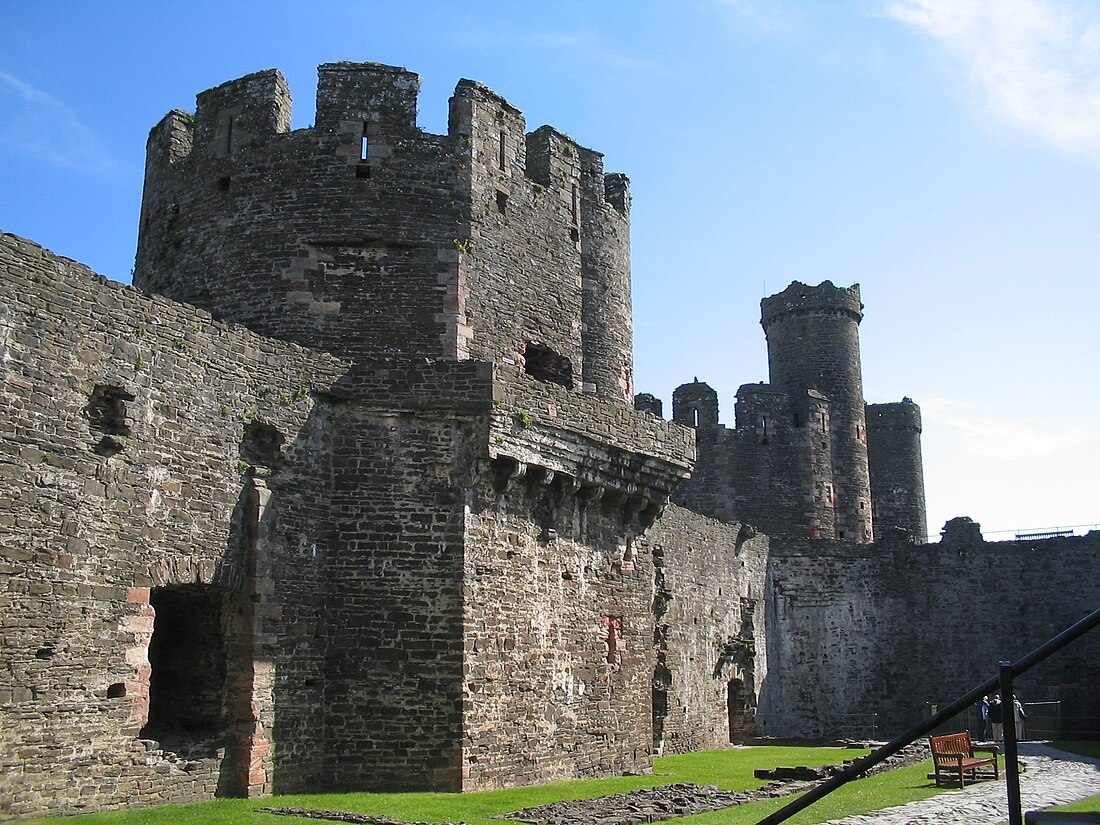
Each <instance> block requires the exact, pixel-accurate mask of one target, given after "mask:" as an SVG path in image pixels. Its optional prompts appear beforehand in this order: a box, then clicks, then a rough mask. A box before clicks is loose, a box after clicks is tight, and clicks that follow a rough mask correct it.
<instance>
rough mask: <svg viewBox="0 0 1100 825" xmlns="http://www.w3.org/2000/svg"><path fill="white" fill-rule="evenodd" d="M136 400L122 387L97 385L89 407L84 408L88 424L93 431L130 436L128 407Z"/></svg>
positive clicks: (89, 401) (89, 400)
mask: <svg viewBox="0 0 1100 825" xmlns="http://www.w3.org/2000/svg"><path fill="white" fill-rule="evenodd" d="M133 400H134V396H133V395H132V394H130V393H128V392H126V391H125V390H124V389H122V387H113V386H110V385H109V384H97V385H96V388H95V389H94V390H92V395H91V397H90V398H89V399H88V406H87V407H85V408H84V414H85V415H86V416H88V423H89V424H90V425H91V426H92V428H93V429H95V430H98V431H99V432H101V433H104V434H106V435H116V436H118V435H120V436H129V435H130V424H131V423H132V422H131V420H130V418H129V417H128V415H127V409H126V405H127V403H129V402H130V401H133Z"/></svg>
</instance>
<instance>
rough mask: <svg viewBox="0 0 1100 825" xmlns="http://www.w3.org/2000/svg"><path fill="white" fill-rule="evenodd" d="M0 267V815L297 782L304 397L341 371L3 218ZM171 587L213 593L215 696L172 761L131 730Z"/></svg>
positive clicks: (320, 443) (316, 540) (302, 654)
mask: <svg viewBox="0 0 1100 825" xmlns="http://www.w3.org/2000/svg"><path fill="white" fill-rule="evenodd" d="M0 267H2V270H3V279H2V280H0V288H2V290H3V298H2V300H0V352H2V357H0V370H2V378H3V383H2V386H0V390H2V395H0V432H3V434H4V439H3V442H2V444H0V450H2V452H0V499H2V500H3V501H4V502H5V506H4V509H3V512H2V513H0V568H2V572H3V573H4V576H3V579H2V587H3V591H2V593H0V605H2V610H0V613H2V615H3V617H4V619H3V631H2V632H3V640H2V641H3V644H2V645H0V648H2V656H3V664H2V666H0V717H2V721H0V752H2V753H4V754H5V755H6V756H5V759H6V760H10V761H6V762H5V764H4V765H3V771H2V772H0V777H2V778H0V817H10V816H16V815H18V816H23V815H28V814H32V813H42V812H45V811H46V810H51V811H53V812H68V813H72V812H76V811H78V810H80V809H82V808H109V807H122V806H126V805H131V804H142V803H151V802H155V801H156V802H160V801H168V800H174V801H186V800H193V799H196V798H208V797H209V796H211V795H212V794H213V792H214V791H215V790H218V791H220V792H222V793H243V792H246V791H247V792H264V791H271V790H273V789H278V788H282V789H286V788H290V787H295V786H297V787H301V786H302V785H303V784H307V783H308V782H309V781H311V779H312V776H313V775H314V774H313V773H311V771H312V768H311V764H312V763H315V762H317V761H318V760H319V757H320V753H321V746H320V741H319V739H318V733H317V731H318V729H319V728H318V725H317V722H318V717H317V708H318V707H319V705H320V694H319V692H317V691H314V692H312V693H311V690H310V688H309V687H308V682H309V680H310V679H311V678H315V677H316V675H317V674H318V673H319V670H320V668H321V667H322V663H323V649H322V645H321V644H320V643H319V638H318V633H319V621H320V609H321V607H322V606H321V604H320V603H319V599H318V594H319V592H320V582H321V572H320V571H321V569H322V565H323V559H324V557H325V553H326V543H325V540H326V537H325V534H324V533H323V530H322V528H321V526H320V525H321V524H323V522H324V520H325V518H326V510H327V502H326V498H327V493H326V485H327V481H326V478H327V473H326V471H325V467H326V460H325V457H324V456H325V450H324V444H325V442H326V440H327V438H328V433H327V427H328V425H327V412H326V410H325V409H324V407H325V404H324V402H323V401H318V400H317V397H316V396H315V394H314V393H315V392H316V391H317V390H319V389H320V390H322V391H323V389H324V388H326V387H327V386H329V385H330V384H332V383H333V382H334V381H335V380H336V379H337V378H338V377H339V376H340V375H341V374H342V373H343V372H344V370H345V365H344V364H342V363H340V362H338V361H335V360H333V359H329V358H325V357H318V356H317V355H316V354H313V353H308V352H305V351H303V350H301V349H298V348H296V347H293V346H289V345H281V344H275V343H272V342H270V341H266V340H264V339H261V338H258V337H257V336H255V335H253V334H252V333H248V332H246V331H244V330H241V329H238V328H233V327H229V326H227V325H226V324H224V323H220V322H216V321H213V320H212V319H211V318H210V316H209V315H207V314H206V313H204V312H200V311H197V310H195V309H193V308H192V307H189V306H186V305H181V304H172V303H169V302H168V301H165V300H163V299H155V298H152V299H151V298H148V297H146V296H143V295H142V294H140V293H139V292H138V291H137V290H134V289H132V288H130V287H125V286H122V285H119V284H115V283H110V282H107V281H105V280H103V279H102V278H100V277H98V276H96V275H95V274H93V273H91V272H90V271H89V270H88V269H86V268H85V267H83V266H80V265H79V264H75V263H73V262H72V261H69V260H67V259H62V258H57V257H55V256H53V255H51V254H50V253H48V252H47V251H45V250H43V249H42V248H40V247H38V246H36V245H35V244H33V243H31V242H29V241H25V240H22V239H20V238H17V237H14V236H11V235H3V236H2V237H0ZM255 426H262V427H267V428H270V431H272V432H275V433H277V434H278V438H277V439H276V440H277V441H278V442H280V445H281V446H279V447H278V448H277V450H276V451H275V453H276V458H275V460H270V459H267V463H269V464H271V465H272V466H269V467H259V466H254V465H252V464H250V463H249V462H248V461H247V460H246V457H245V453H244V452H242V450H243V449H244V446H243V445H244V442H245V441H246V440H247V438H248V433H249V432H250V428H251V427H255ZM249 457H250V458H251V460H252V461H253V462H255V461H257V458H256V456H255V455H254V454H249ZM290 487H294V488H295V490H296V494H295V495H294V496H293V497H291V496H289V495H287V494H286V491H287V490H288V488H290ZM185 585H186V586H192V587H193V586H194V585H202V586H203V587H202V588H199V590H192V591H189V590H187V589H186V588H184V589H182V590H177V591H173V592H178V593H182V594H184V595H186V594H187V593H196V594H198V593H205V594H207V596H206V597H202V598H200V597H198V596H196V599H195V601H194V604H196V605H202V604H208V605H210V604H214V605H216V604H221V605H223V607H222V610H223V613H222V615H221V616H216V617H213V619H212V622H207V626H208V627H214V628H217V627H220V628H221V633H222V640H221V642H219V643H218V644H220V645H221V646H222V647H223V648H224V650H225V661H224V670H223V671H221V672H223V673H224V678H225V686H224V688H221V689H222V692H223V694H224V697H225V698H224V706H223V707H220V708H219V707H217V703H216V702H213V711H212V713H213V715H214V716H215V717H217V716H220V717H221V722H222V725H221V727H222V729H221V730H220V731H214V733H216V734H221V736H220V737H215V738H220V742H219V743H218V744H216V745H213V746H211V747H208V748H205V749H196V750H195V752H194V753H193V754H190V755H189V754H188V753H185V752H178V759H177V758H176V757H174V756H173V755H172V754H171V753H170V752H169V751H166V750H165V747H167V743H161V744H160V745H158V744H156V743H152V742H142V741H139V735H140V733H141V729H142V727H143V726H144V725H145V724H146V722H147V721H151V720H150V719H149V712H150V664H149V662H150V660H149V642H150V637H151V635H152V633H153V628H154V613H155V604H156V602H157V596H156V594H157V592H158V588H181V587H183V586H185ZM213 594H220V595H218V596H217V598H212V596H213ZM210 609H216V608H210ZM195 632H196V633H202V632H208V631H203V630H202V629H201V627H197V628H196V631H195ZM211 644H214V643H213V642H211ZM215 647H216V645H215ZM211 649H214V648H211ZM253 661H256V665H255V667H253ZM212 672H217V668H214V671H212ZM218 678H220V677H218ZM290 687H293V688H294V690H293V691H292V692H290V691H288V690H287V689H288V688H290ZM219 688H220V686H219ZM276 697H277V698H278V701H276ZM208 704H209V703H208ZM276 707H277V709H276ZM273 726H275V727H278V728H279V730H280V747H281V748H282V750H280V751H279V752H278V754H276V755H274V756H273V755H272V753H271V748H270V736H271V731H272V728H273ZM185 733H186V732H185ZM197 737H198V734H196V733H191V734H189V735H187V736H184V739H188V738H190V739H191V740H194V739H196V738H197ZM191 744H195V743H194V742H191Z"/></svg>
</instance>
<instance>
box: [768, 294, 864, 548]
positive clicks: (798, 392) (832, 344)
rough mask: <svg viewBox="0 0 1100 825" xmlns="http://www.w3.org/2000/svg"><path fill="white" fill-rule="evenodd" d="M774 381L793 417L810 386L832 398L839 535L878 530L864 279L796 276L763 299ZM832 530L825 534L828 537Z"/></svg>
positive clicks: (858, 537) (859, 536)
mask: <svg viewBox="0 0 1100 825" xmlns="http://www.w3.org/2000/svg"><path fill="white" fill-rule="evenodd" d="M760 309H761V321H760V323H761V324H762V325H763V327H764V334H765V335H766V336H767V339H768V369H769V374H770V378H771V383H772V384H773V385H774V386H776V387H778V388H780V389H782V390H784V391H785V392H786V393H787V397H788V398H789V399H790V403H791V409H790V415H791V417H792V419H793V418H794V417H795V416H796V415H800V414H801V413H802V411H801V410H800V409H799V408H798V407H799V404H800V400H801V399H804V398H805V397H806V393H807V391H809V390H817V391H818V392H820V393H822V394H824V395H825V396H826V397H827V398H828V399H829V402H830V409H831V415H830V417H829V435H830V441H831V450H830V452H831V455H832V462H833V496H834V512H835V526H836V536H835V537H836V538H838V539H843V540H846V541H856V542H868V541H871V540H872V538H873V530H874V527H873V519H872V515H871V481H870V472H869V469H868V464H867V422H866V410H865V404H864V400H863V375H862V370H861V368H860V357H859V322H860V320H861V319H862V318H863V304H862V303H861V302H860V297H859V285H858V284H856V285H854V286H851V287H848V288H844V287H836V286H833V284H832V283H830V282H829V281H825V282H824V283H822V284H820V285H819V286H807V285H806V284H802V283H798V282H795V283H793V284H791V285H790V286H789V287H787V288H786V289H785V290H783V292H780V293H779V294H778V295H773V296H771V297H770V298H765V299H764V300H763V301H762V302H761V304H760ZM824 537H825V536H823V538H824Z"/></svg>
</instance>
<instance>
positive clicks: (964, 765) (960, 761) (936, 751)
mask: <svg viewBox="0 0 1100 825" xmlns="http://www.w3.org/2000/svg"><path fill="white" fill-rule="evenodd" d="M928 746H929V748H930V749H931V751H932V761H933V763H934V764H935V766H936V774H935V776H936V785H937V786H939V787H943V786H945V784H947V785H955V784H956V783H957V784H958V787H960V788H965V787H966V779H967V776H968V775H969V777H970V780H971V782H976V781H977V780H979V779H987V778H989V776H988V773H989V771H988V770H987V768H988V766H992V767H993V779H1000V778H1001V774H1000V769H999V768H998V766H997V751H996V750H994V749H993V748H976V747H974V743H973V742H971V741H970V732H969V731H963V732H962V733H952V734H948V735H947V736H932V737H929V739H928ZM978 751H981V752H987V753H991V754H993V755H992V756H989V757H984V756H976V755H975V753H976V752H978ZM983 769H986V770H983Z"/></svg>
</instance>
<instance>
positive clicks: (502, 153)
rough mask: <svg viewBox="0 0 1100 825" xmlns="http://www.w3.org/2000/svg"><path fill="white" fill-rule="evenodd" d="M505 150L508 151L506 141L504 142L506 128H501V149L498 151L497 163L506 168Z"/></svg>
mask: <svg viewBox="0 0 1100 825" xmlns="http://www.w3.org/2000/svg"><path fill="white" fill-rule="evenodd" d="M505 151H506V147H505V142H504V130H503V129H501V130H500V147H499V151H498V153H497V164H498V165H499V166H500V168H501V169H504V168H505V167H504V159H505Z"/></svg>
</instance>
